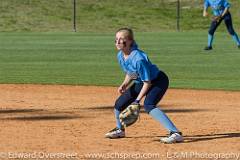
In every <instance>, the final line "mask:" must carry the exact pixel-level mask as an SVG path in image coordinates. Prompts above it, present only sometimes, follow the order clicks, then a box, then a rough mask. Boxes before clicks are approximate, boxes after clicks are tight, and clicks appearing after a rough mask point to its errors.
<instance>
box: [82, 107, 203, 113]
mask: <svg viewBox="0 0 240 160" xmlns="http://www.w3.org/2000/svg"><path fill="white" fill-rule="evenodd" d="M158 107H159V108H161V107H160V106H158ZM81 109H83V110H99V111H113V110H114V107H113V106H98V107H88V108H81ZM161 109H162V108H161ZM162 111H163V112H166V113H189V112H203V111H207V110H206V109H180V108H179V109H164V108H163V109H162ZM140 112H141V113H146V112H145V111H144V109H143V107H141V111H140Z"/></svg>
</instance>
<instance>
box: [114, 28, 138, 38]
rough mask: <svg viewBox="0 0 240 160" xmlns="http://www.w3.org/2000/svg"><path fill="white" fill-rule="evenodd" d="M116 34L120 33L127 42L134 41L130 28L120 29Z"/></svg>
mask: <svg viewBox="0 0 240 160" xmlns="http://www.w3.org/2000/svg"><path fill="white" fill-rule="evenodd" d="M118 32H122V33H123V34H124V36H125V37H127V38H128V39H129V40H133V41H134V35H133V31H132V29H130V28H120V29H118V30H117V32H116V33H118Z"/></svg>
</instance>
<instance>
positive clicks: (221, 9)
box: [203, 0, 240, 50]
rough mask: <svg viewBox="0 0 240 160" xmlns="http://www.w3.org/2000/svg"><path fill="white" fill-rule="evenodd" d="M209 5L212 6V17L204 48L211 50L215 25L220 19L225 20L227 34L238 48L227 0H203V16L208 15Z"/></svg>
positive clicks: (219, 22)
mask: <svg viewBox="0 0 240 160" xmlns="http://www.w3.org/2000/svg"><path fill="white" fill-rule="evenodd" d="M209 7H211V8H212V11H213V15H214V17H213V19H212V22H211V26H210V28H209V31H208V46H207V47H205V50H212V42H213V38H214V32H215V31H216V29H217V27H218V26H219V25H220V24H221V22H222V20H224V21H225V24H226V27H227V30H228V32H229V34H230V35H231V36H232V38H233V40H234V41H235V42H236V43H237V45H238V48H239V49H240V41H239V38H238V35H237V33H236V32H235V31H234V29H233V25H232V17H231V14H230V11H229V8H230V4H229V2H228V1H227V0H205V1H204V10H203V16H204V17H206V16H207V15H208V12H207V10H208V8H209Z"/></svg>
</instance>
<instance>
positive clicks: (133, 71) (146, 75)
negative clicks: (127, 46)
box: [117, 44, 159, 83]
mask: <svg viewBox="0 0 240 160" xmlns="http://www.w3.org/2000/svg"><path fill="white" fill-rule="evenodd" d="M117 58H118V62H119V64H120V66H121V68H122V69H123V71H124V72H125V73H126V74H128V75H129V76H130V77H131V78H132V79H134V80H135V82H137V83H139V82H142V81H151V80H153V79H155V78H157V76H158V73H159V69H158V68H157V66H156V65H154V64H152V63H151V62H150V60H149V59H148V57H147V55H146V54H145V53H144V52H143V51H141V50H139V49H138V48H137V45H136V44H135V45H134V47H133V48H132V52H131V54H130V55H129V56H128V58H127V59H126V60H125V59H124V57H123V53H122V51H119V52H118V55H117Z"/></svg>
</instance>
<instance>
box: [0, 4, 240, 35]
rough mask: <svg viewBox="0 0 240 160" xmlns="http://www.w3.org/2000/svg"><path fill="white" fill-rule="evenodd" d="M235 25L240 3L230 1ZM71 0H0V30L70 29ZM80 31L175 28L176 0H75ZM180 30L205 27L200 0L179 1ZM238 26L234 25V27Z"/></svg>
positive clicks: (206, 20) (59, 30)
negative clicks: (126, 27) (127, 27)
mask: <svg viewBox="0 0 240 160" xmlns="http://www.w3.org/2000/svg"><path fill="white" fill-rule="evenodd" d="M229 1H230V2H231V4H232V7H231V13H232V16H233V19H234V24H235V25H236V26H239V25H240V20H239V16H240V10H239V8H240V2H239V0H229ZM72 2H73V0H1V1H0V32H1V31H4V32H8V31H11V32H16V31H17V32H19V31H20V32H22V31H25V32H28V31H30V32H71V31H72V28H73V27H72V21H73V20H72V17H73V3H72ZM76 2H77V7H76V8H77V11H76V12H77V16H76V23H77V30H78V31H79V32H101V33H103V32H105V33H108V32H113V31H115V30H116V29H117V28H120V27H122V26H129V27H131V28H133V29H134V30H136V31H138V32H160V31H161V32H162V31H166V30H167V31H172V30H174V31H175V30H176V17H177V12H176V6H177V3H176V2H177V0H121V1H119V0H101V1H100V0H76ZM180 8H181V11H180V28H181V30H182V31H189V30H201V29H204V30H205V29H206V30H207V29H208V27H209V21H210V19H211V18H210V17H209V18H203V17H202V9H203V0H181V7H180ZM236 28H237V27H236Z"/></svg>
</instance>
